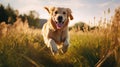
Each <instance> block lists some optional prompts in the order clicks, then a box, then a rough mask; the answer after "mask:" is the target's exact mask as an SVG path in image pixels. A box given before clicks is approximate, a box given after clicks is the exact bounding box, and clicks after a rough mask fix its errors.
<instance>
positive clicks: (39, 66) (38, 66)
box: [20, 54, 44, 67]
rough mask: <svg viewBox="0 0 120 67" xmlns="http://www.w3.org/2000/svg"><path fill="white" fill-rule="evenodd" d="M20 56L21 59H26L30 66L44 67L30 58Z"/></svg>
mask: <svg viewBox="0 0 120 67" xmlns="http://www.w3.org/2000/svg"><path fill="white" fill-rule="evenodd" d="M20 56H21V57H23V58H24V59H26V60H27V61H28V62H30V63H31V64H33V65H35V67H44V66H43V65H42V64H41V65H39V64H37V63H36V62H35V61H34V60H32V59H31V58H29V57H27V56H25V55H23V54H20Z"/></svg>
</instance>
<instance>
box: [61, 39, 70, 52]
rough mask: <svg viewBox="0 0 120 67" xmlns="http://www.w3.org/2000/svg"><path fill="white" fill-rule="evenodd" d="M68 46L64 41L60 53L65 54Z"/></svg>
mask: <svg viewBox="0 0 120 67" xmlns="http://www.w3.org/2000/svg"><path fill="white" fill-rule="evenodd" d="M68 46H69V42H68V41H67V40H66V41H65V42H64V43H63V47H62V53H66V52H67V50H68Z"/></svg>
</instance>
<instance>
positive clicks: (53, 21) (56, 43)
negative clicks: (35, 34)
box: [42, 7, 73, 55]
mask: <svg viewBox="0 0 120 67" xmlns="http://www.w3.org/2000/svg"><path fill="white" fill-rule="evenodd" d="M44 8H45V9H46V10H47V11H48V13H49V14H50V18H49V19H48V21H47V23H45V24H44V26H43V28H42V35H43V38H44V42H45V44H46V45H47V47H49V48H50V50H51V52H52V54H53V55H55V54H57V53H58V49H61V51H62V53H65V52H66V51H67V49H68V46H69V36H68V23H69V19H70V20H73V16H72V14H71V13H72V11H71V9H69V8H62V7H44Z"/></svg>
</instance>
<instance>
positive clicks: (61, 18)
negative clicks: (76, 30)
mask: <svg viewBox="0 0 120 67" xmlns="http://www.w3.org/2000/svg"><path fill="white" fill-rule="evenodd" d="M44 8H45V9H46V10H47V11H48V13H49V14H50V17H51V20H52V24H53V25H54V26H56V28H57V29H61V28H63V27H65V26H67V25H68V22H69V19H70V20H72V19H73V16H72V14H71V13H72V11H71V9H69V8H61V7H44Z"/></svg>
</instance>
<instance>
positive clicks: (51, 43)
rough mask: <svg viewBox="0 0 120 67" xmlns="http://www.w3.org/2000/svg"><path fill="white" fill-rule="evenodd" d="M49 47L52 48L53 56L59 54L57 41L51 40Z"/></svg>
mask: <svg viewBox="0 0 120 67" xmlns="http://www.w3.org/2000/svg"><path fill="white" fill-rule="evenodd" d="M48 45H49V47H50V50H51V52H52V54H53V55H55V54H57V52H58V48H57V44H56V43H55V41H54V40H53V39H51V38H49V40H48Z"/></svg>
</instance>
